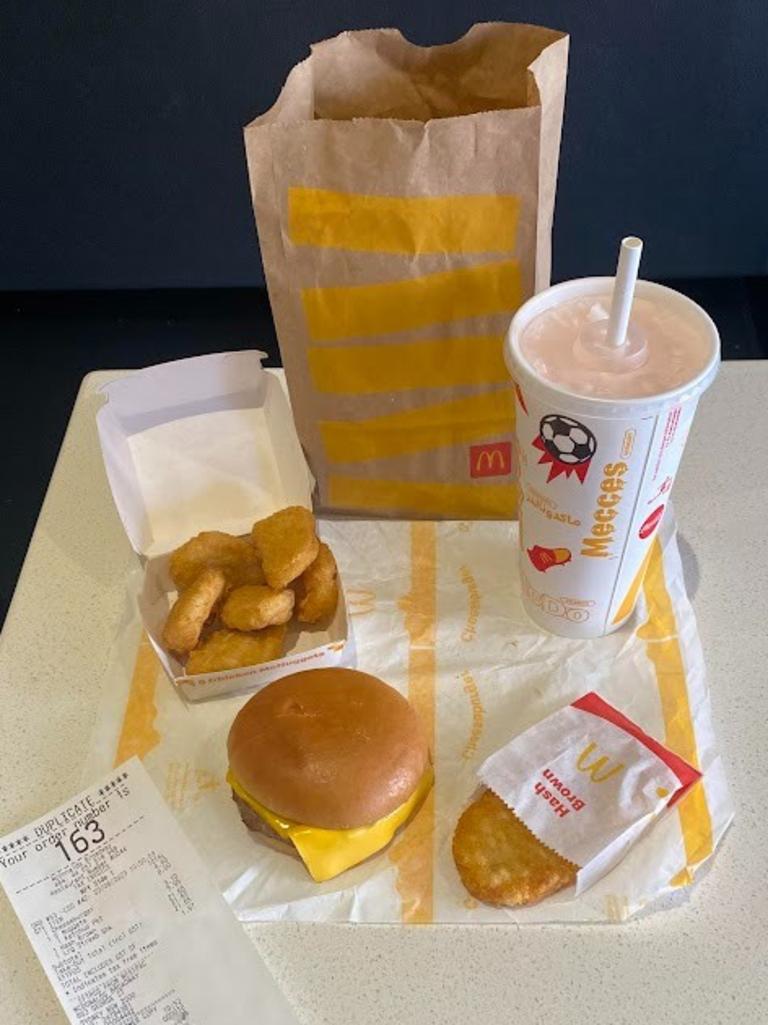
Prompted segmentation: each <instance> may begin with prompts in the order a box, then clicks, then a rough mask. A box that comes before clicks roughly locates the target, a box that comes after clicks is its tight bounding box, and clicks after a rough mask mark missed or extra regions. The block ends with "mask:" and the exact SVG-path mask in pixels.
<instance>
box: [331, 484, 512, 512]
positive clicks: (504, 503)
mask: <svg viewBox="0 0 768 1025" xmlns="http://www.w3.org/2000/svg"><path fill="white" fill-rule="evenodd" d="M328 501H329V503H330V504H331V505H334V506H336V507H338V508H343V509H352V510H357V511H364V510H369V509H370V510H372V511H377V510H381V509H383V508H386V509H389V510H390V512H391V513H393V514H395V515H398V516H421V517H435V518H437V517H442V518H444V519H453V520H458V519H484V520H507V519H512V518H513V517H514V515H515V511H516V509H517V487H516V486H515V485H514V484H446V483H443V482H442V481H424V482H416V481H403V480H379V479H368V478H365V477H348V476H344V475H342V474H331V476H330V477H329V478H328Z"/></svg>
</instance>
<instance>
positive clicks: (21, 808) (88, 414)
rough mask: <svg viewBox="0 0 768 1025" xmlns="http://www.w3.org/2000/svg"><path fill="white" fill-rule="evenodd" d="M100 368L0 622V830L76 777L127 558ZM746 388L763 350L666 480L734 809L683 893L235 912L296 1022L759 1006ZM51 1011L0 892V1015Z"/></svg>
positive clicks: (761, 527)
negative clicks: (530, 919)
mask: <svg viewBox="0 0 768 1025" xmlns="http://www.w3.org/2000/svg"><path fill="white" fill-rule="evenodd" d="M114 376H116V374H115V373H114V372H98V373H94V374H91V375H89V377H87V378H86V379H85V381H84V382H83V386H82V389H81V392H80V396H79V398H78V402H77V405H76V407H75V411H74V413H73V416H72V420H71V423H70V426H69V429H68V431H67V435H66V437H65V440H64V444H63V446H62V450H61V454H60V457H59V460H58V463H57V465H56V469H55V471H54V474H53V477H52V480H51V485H50V488H49V490H48V494H47V496H46V499H45V502H44V504H43V508H42V511H41V513H40V518H39V520H38V523H37V527H36V530H35V533H34V536H33V539H32V544H31V546H30V549H29V553H28V555H27V559H26V562H25V564H24V569H23V571H22V575H21V578H20V581H19V584H18V587H17V590H16V594H15V596H14V600H13V603H12V605H11V609H10V611H9V613H8V618H7V621H6V624H5V629H4V631H3V634H2V638H1V639H0V833H5V832H7V831H8V830H10V829H11V828H12V827H14V826H17V825H22V824H23V823H25V822H27V821H29V820H30V819H32V818H35V817H37V816H38V815H40V814H42V813H43V812H45V811H47V810H48V809H49V808H51V807H53V806H54V805H56V804H58V803H60V802H61V801H63V800H64V799H65V798H67V797H69V796H70V795H71V794H72V793H74V792H76V791H77V790H78V789H79V787H80V772H81V767H82V756H83V747H84V745H85V744H86V743H87V739H88V737H89V734H90V731H91V728H92V726H93V721H94V717H95V715H96V708H97V704H96V699H97V697H98V695H99V693H100V691H101V686H102V679H103V674H104V671H105V666H106V663H107V653H108V650H109V646H110V643H111V640H112V637H113V635H114V633H115V629H116V626H117V624H118V622H119V619H120V616H121V614H122V611H123V608H124V603H125V592H124V587H123V578H124V576H125V574H126V572H127V570H128V568H129V567H130V566H131V565H133V560H134V558H135V556H134V555H133V553H132V551H131V549H130V547H129V544H128V541H127V540H126V537H125V534H124V533H123V529H122V526H121V524H120V522H119V520H118V518H117V514H116V512H115V511H114V507H113V505H112V501H111V497H110V495H109V491H108V487H107V482H106V479H105V476H104V470H103V467H102V463H101V455H100V452H99V448H98V442H97V437H96V428H95V424H94V413H95V411H96V409H97V408H98V406H99V405H100V401H101V400H100V399H99V398H98V396H97V395H96V390H97V389H98V387H99V386H100V385H101V384H103V383H104V382H105V381H107V380H109V379H110V378H111V377H114ZM767 398H768V362H766V363H758V362H743V363H732V364H726V365H725V366H724V367H723V369H722V372H721V374H720V377H719V378H718V380H717V381H716V382H715V384H714V385H713V387H712V389H711V390H710V392H709V393H708V394H707V395H706V396H705V397H704V399H703V400H702V403H701V409H700V412H699V414H698V416H697V419H696V422H695V424H694V428H693V432H692V436H691V439H690V442H689V446H688V449H687V451H686V455H685V457H684V460H683V467H682V470H681V473H680V477H679V481H678V483H677V484H676V486H675V492H674V498H675V504H676V508H677V514H678V519H679V522H680V532H681V535H682V537H681V548H682V551H683V559H684V561H685V563H686V569H687V575H688V580H689V587H690V589H691V592H692V596H693V600H694V606H695V609H696V614H697V617H698V621H699V627H700V632H701V636H702V641H703V644H704V650H705V652H706V656H707V662H708V667H709V679H710V686H711V688H712V701H713V710H714V718H715V723H716V728H717V731H718V735H719V738H720V742H721V747H722V751H723V754H724V758H725V763H726V768H727V771H728V774H729V778H730V781H731V784H732V786H733V790H734V796H735V801H736V809H737V811H736V822H735V825H734V827H733V828H732V830H731V832H730V834H729V835H728V836H727V837H726V840H725V844H724V846H723V848H722V850H721V851H720V852H719V855H718V856H717V857H716V858H715V859H714V865H713V867H712V870H711V871H710V872H709V874H708V876H707V877H706V878H705V879H703V881H702V882H701V885H699V886H698V887H697V888H696V889H695V891H694V893H693V894H692V896H691V897H690V900H686V901H685V902H684V903H682V904H680V905H679V906H676V907H673V908H671V909H668V910H666V911H664V912H658V913H654V914H649V915H647V916H645V917H644V918H641V919H639V920H635V921H632V922H630V923H628V924H626V925H621V926H619V925H613V926H587V927H579V926H524V927H520V928H518V927H515V926H488V925H482V926H470V927H467V926H446V925H441V926H414V927H403V926H340V925H306V924H305V925H292V924H284V923H274V924H263V925H259V926H255V927H251V928H250V933H251V935H252V937H253V940H254V943H255V944H256V946H257V947H258V949H259V950H260V951H261V953H262V954H263V956H264V958H265V959H266V962H267V964H268V965H269V967H270V968H271V969H272V971H273V972H274V974H275V976H276V978H277V979H278V981H279V982H280V983H281V985H282V986H283V987H284V988H285V991H286V993H287V995H288V997H289V998H290V999H291V1001H292V1002H293V1003H294V1005H295V1006H296V1007H297V1009H298V1013H299V1017H300V1019H301V1020H302V1021H304V1022H306V1023H308V1025H309V1023H312V1025H315V1023H320V1022H329V1023H330V1022H332V1023H333V1025H379V1023H381V1025H384V1023H386V1025H391V1023H392V1022H393V1021H407V1022H408V1023H409V1025H428V1023H435V1025H438V1023H439V1025H453V1023H455V1025H466V1023H468V1022H469V1023H475V1022H477V1023H494V1025H495V1023H505V1025H506V1023H507V1022H520V1023H524V1025H538V1023H542V1025H545V1023H546V1025H573V1023H575V1022H584V1023H590V1025H604V1023H605V1025H608V1023H610V1025H638V1023H639V1025H646V1023H650V1022H653V1023H654V1025H666V1023H670V1025H672V1023H674V1025H688V1023H691V1025H692V1023H694V1022H695V1023H697V1025H698V1023H701V1022H706V1023H707V1025H718V1023H723V1025H726V1023H727V1025H735V1023H742V1022H743V1023H745V1025H758V1023H761V1022H763V1021H768V971H767V970H766V951H768V882H767V880H768V874H767V873H766V865H767V864H768V862H766V851H768V816H767V814H766V808H768V772H767V771H766V770H767V769H768V756H766V749H767V748H768V725H767V724H768V713H767V712H766V703H767V701H768V688H767V687H766V666H768V626H767V625H766V624H767V620H768V616H767V612H766V610H768V574H766V569H765V567H766V562H767V559H766V555H767V552H766V547H767V542H768V538H766V529H765V528H766V515H767V513H768V414H767V413H766V399H767ZM42 401H44V396H43V397H42ZM257 1020H258V1018H257V1016H256V1015H254V1021H257ZM64 1021H65V1018H64V1015H63V1012H62V1011H61V1010H60V1008H59V1005H58V1003H57V1002H56V999H55V997H54V995H53V991H52V990H51V989H50V987H49V985H48V983H47V981H46V979H45V976H44V974H43V971H42V969H41V967H40V966H39V964H38V963H37V960H36V958H35V956H34V954H33V953H32V949H31V947H30V946H29V944H28V943H27V941H26V938H25V936H24V934H23V932H22V930H21V927H20V926H19V924H18V923H17V921H16V918H15V917H14V915H13V912H12V911H11V909H10V906H9V905H8V902H7V900H6V899H5V897H4V895H2V894H0V1022H2V1025H22V1023H23V1025H46V1023H61V1022H64ZM221 1025H226V1015H225V1013H224V1014H223V1016H222V1020H221Z"/></svg>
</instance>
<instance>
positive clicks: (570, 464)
mask: <svg viewBox="0 0 768 1025" xmlns="http://www.w3.org/2000/svg"><path fill="white" fill-rule="evenodd" d="M613 290H614V279H613V278H584V279H580V280H577V281H568V282H565V283H563V284H561V285H556V286H554V287H553V288H550V289H547V290H546V291H545V292H541V293H540V294H539V295H536V296H534V297H533V298H532V299H530V300H528V302H527V303H525V304H524V305H523V306H522V307H521V308H520V309H519V310H518V312H517V313H516V314H515V317H514V318H513V320H512V324H511V326H510V329H509V332H508V335H507V339H506V343H505V357H506V360H507V365H508V367H509V369H510V373H511V374H512V376H513V378H514V380H515V383H516V385H517V389H516V390H517V397H518V404H517V423H516V435H517V445H518V455H519V467H520V501H519V510H520V546H521V548H520V567H521V577H522V587H523V600H524V602H525V606H526V609H527V611H528V613H529V614H530V616H531V617H532V618H533V619H534V620H535V622H537V623H538V624H539V625H541V626H543V627H546V628H547V629H549V630H551V631H552V632H553V633H559V634H563V635H565V636H569V637H598V636H601V635H602V634H606V633H610V632H611V631H613V630H616V629H618V628H619V627H620V626H621V625H622V624H623V623H624V622H625V621H626V620H627V619H628V618H629V617H630V616H631V614H632V611H633V609H634V606H635V603H636V601H637V597H638V594H639V591H640V588H641V585H642V580H643V575H644V573H645V569H646V566H647V564H648V560H649V558H650V555H651V551H652V546H653V542H654V537H655V534H656V530H657V528H658V526H659V523H660V522H661V519H662V517H663V515H664V512H665V510H666V508H667V504H668V501H669V492H670V488H671V487H672V482H673V480H674V477H675V474H676V473H677V469H678V466H679V463H680V458H681V456H682V452H683V447H684V445H685V441H686V438H687V435H688V431H689V428H690V426H691V422H692V420H693V415H694V413H695V410H696V404H697V401H698V398H699V395H700V394H701V393H702V392H703V391H704V389H705V388H706V387H707V386H708V385H709V384H710V383H711V381H712V379H713V378H714V376H715V374H716V372H717V367H718V363H719V350H720V346H719V338H718V334H717V329H716V328H715V325H714V324H713V323H712V321H711V320H710V318H709V317H708V316H707V314H706V313H705V312H704V310H702V309H701V307H699V306H697V305H696V303H694V302H692V301H691V300H690V299H687V298H686V297H685V296H683V295H681V294H680V293H678V292H674V291H672V290H671V289H668V288H664V287H662V286H661V285H656V284H653V283H652V282H647V281H638V282H637V284H636V287H635V282H634V280H633V281H632V282H631V288H630V290H629V293H628V297H625V300H626V301H625V303H624V309H623V320H622V317H621V316H617V311H616V309H613V311H612V293H613ZM611 313H613V319H612V320H611V318H610V315H611ZM621 313H622V311H619V314H621ZM617 341H619V342H620V344H616V342H617Z"/></svg>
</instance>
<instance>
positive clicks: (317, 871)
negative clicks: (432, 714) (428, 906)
mask: <svg viewBox="0 0 768 1025" xmlns="http://www.w3.org/2000/svg"><path fill="white" fill-rule="evenodd" d="M433 781H434V772H433V770H432V766H431V765H430V766H429V767H428V768H427V770H426V772H425V773H424V775H423V776H422V777H421V779H420V780H419V784H418V786H417V787H416V789H415V790H414V792H413V793H412V794H411V796H410V797H409V798H408V800H407V801H405V802H404V803H403V804H401V805H400V807H399V808H395V810H394V811H392V812H390V813H389V815H385V816H384V818H382V819H379V820H378V821H377V822H374V823H373V824H372V825H370V826H359V827H357V828H356V829H320V828H319V827H318V826H302V825H301V823H299V822H292V821H291V820H290V819H284V818H281V817H280V816H278V815H275V813H274V812H272V811H270V810H269V808H265V807H264V805H263V804H260V803H259V802H258V801H257V800H256V798H255V797H251V795H250V794H249V793H248V791H247V790H246V789H245V787H243V785H242V784H241V783H240V781H239V780H238V779H237V777H236V776H235V774H234V773H233V772H232V770H231V769H230V770H229V772H228V773H227V782H228V783H229V785H230V786H231V787H232V789H233V790H234V791H235V793H236V794H237V796H238V797H239V798H241V800H243V801H245V803H246V804H247V805H248V807H249V808H252V809H253V811H255V812H256V814H257V815H258V816H260V818H262V819H263V820H264V821H265V822H266V823H267V825H269V826H271V827H272V829H274V831H275V832H276V833H277V835H278V836H281V837H282V838H283V839H285V840H290V841H291V843H293V845H294V846H295V847H296V850H297V851H298V852H299V855H300V857H301V860H302V861H303V862H304V864H305V865H306V866H307V871H308V872H309V874H310V875H311V876H312V878H313V879H314V880H315V882H316V883H322V882H324V881H325V880H326V879H333V877H334V876H337V875H339V874H340V873H341V872H344V871H346V869H348V868H351V867H352V866H353V865H357V864H359V863H360V862H361V861H365V859H366V858H368V857H370V856H371V855H372V854H375V853H376V851H380V850H381V849H382V847H386V845H387V844H388V843H389V841H390V840H391V839H392V837H393V836H394V835H395V831H396V830H397V829H398V828H399V827H400V826H402V824H403V823H404V822H406V821H407V819H408V818H409V816H410V815H411V814H412V812H413V811H414V809H415V808H417V807H418V806H419V804H420V803H421V801H422V800H423V799H424V798H425V797H426V795H427V794H428V793H429V789H430V787H431V786H432V783H433Z"/></svg>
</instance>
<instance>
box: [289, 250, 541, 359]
mask: <svg viewBox="0 0 768 1025" xmlns="http://www.w3.org/2000/svg"><path fill="white" fill-rule="evenodd" d="M522 297H523V292H522V284H521V280H520V265H519V263H518V262H517V260H501V261H494V262H492V263H483V264H480V265H478V266H475V267H460V268H458V269H456V270H450V271H439V272H438V273H436V274H424V275H422V276H421V277H415V278H406V279H404V280H402V281H388V282H385V283H383V284H376V285H339V286H326V287H317V288H305V289H303V290H302V293H301V299H302V303H303V305H304V313H305V315H306V318H307V324H308V326H309V334H310V337H311V338H312V340H313V341H316V342H320V341H328V342H330V341H338V340H340V339H342V338H358V337H359V338H369V337H371V336H373V335H385V334H393V333H394V332H396V331H409V330H412V329H414V328H423V327H428V326H429V325H430V324H446V323H448V321H451V320H461V319H463V318H464V317H479V316H485V315H489V314H494V313H511V312H512V311H513V310H516V309H517V307H518V306H519V305H520V303H521V302H522Z"/></svg>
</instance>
